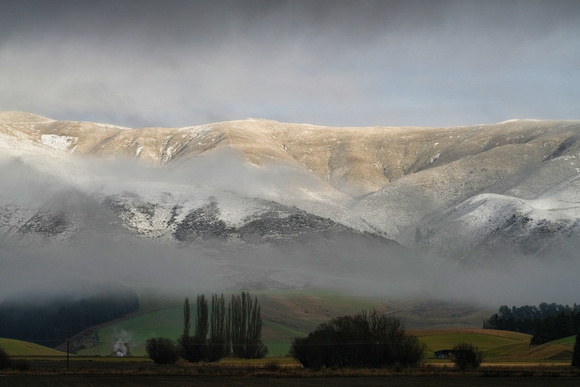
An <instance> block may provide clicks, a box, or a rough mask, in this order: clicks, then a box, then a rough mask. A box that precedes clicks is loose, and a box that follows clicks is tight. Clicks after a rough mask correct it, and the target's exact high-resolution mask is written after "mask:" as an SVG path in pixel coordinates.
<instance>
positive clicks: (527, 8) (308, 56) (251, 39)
mask: <svg viewBox="0 0 580 387" xmlns="http://www.w3.org/2000/svg"><path fill="white" fill-rule="evenodd" d="M2 110H23V111H28V112H32V113H36V114H41V115H44V116H48V117H50V118H55V119H70V120H83V121H97V122H108V123H114V124H119V125H125V126H130V127H140V126H169V127H178V126H187V125H198V124H204V123H208V122H215V121H223V120H233V119H244V118H249V117H253V118H268V119H274V120H278V121H283V122H300V123H313V124H319V125H331V126H373V125H380V126H390V125H395V126H401V125H420V126H451V125H471V124H479V123H493V122H499V121H503V120H506V119H511V118H539V119H580V1H575V0H572V1H558V0H546V1H533V0H524V1H509V0H501V1H493V0H487V1H482V0H476V1H435V0H425V1H408V0H405V1H403V0H401V1H388V0H385V1H364V0H353V1H314V0H312V1H300V0H293V1H275V0H270V1H244V0H239V1H216V0H208V1H170V0H162V1H161V0H160V1H147V0H136V1H130V0H125V1H121V0H119V1H106V0H100V1H81V0H75V1H55V0H41V1H27V0H13V1H8V0H0V111H2Z"/></svg>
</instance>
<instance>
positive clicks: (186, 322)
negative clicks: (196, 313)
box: [183, 297, 191, 337]
mask: <svg viewBox="0 0 580 387" xmlns="http://www.w3.org/2000/svg"><path fill="white" fill-rule="evenodd" d="M190 327H191V309H190V307H189V298H188V297H185V302H184V303H183V336H184V337H189V328H190Z"/></svg>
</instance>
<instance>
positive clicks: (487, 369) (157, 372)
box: [0, 357, 580, 387]
mask: <svg viewBox="0 0 580 387" xmlns="http://www.w3.org/2000/svg"><path fill="white" fill-rule="evenodd" d="M26 360H28V361H30V365H31V368H30V370H28V371H6V370H4V371H2V372H0V387H2V386H95V387H96V386H112V385H123V386H216V385H228V386H272V385H276V386H319V385H326V384H332V385H333V386H337V387H341V386H352V385H365V386H384V385H388V386H482V387H484V386H532V387H533V386H559V387H567V386H578V385H580V370H577V369H574V368H571V367H570V366H569V365H567V364H557V363H551V364H540V363H520V364H508V363H506V364H496V363H494V364H491V363H489V364H484V365H483V366H482V367H481V368H479V369H477V370H472V371H469V372H464V373H462V372H459V371H457V370H456V369H454V368H453V367H449V366H444V367H442V365H449V363H440V364H432V363H428V364H426V365H424V366H422V367H417V368H410V369H397V368H384V369H321V370H306V369H303V368H302V367H301V366H299V365H296V364H294V363H292V362H289V361H285V359H269V360H267V361H262V362H254V363H244V362H229V363H226V362H224V363H218V364H207V363H206V364H204V363H202V364H190V363H178V364H176V365H173V366H157V365H155V364H153V363H152V362H151V361H149V360H148V359H144V358H121V359H119V358H94V359H91V358H80V359H79V358H75V359H74V360H72V359H71V360H70V362H69V363H68V366H67V362H66V360H65V359H63V358H46V357H44V358H30V357H29V358H26Z"/></svg>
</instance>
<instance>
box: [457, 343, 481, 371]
mask: <svg viewBox="0 0 580 387" xmlns="http://www.w3.org/2000/svg"><path fill="white" fill-rule="evenodd" d="M451 360H452V361H453V362H454V363H455V365H456V366H457V368H459V369H460V370H462V371H465V370H466V369H472V368H477V367H479V365H480V364H481V362H482V361H483V351H480V350H479V348H477V347H476V346H475V345H473V344H471V343H459V344H457V345H456V346H455V347H453V350H452V355H451Z"/></svg>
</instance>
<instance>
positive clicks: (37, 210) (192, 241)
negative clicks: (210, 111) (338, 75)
mask: <svg viewBox="0 0 580 387" xmlns="http://www.w3.org/2000/svg"><path fill="white" fill-rule="evenodd" d="M579 139H580V122H575V121H535V120H512V121H506V122H503V123H498V124H491V125H479V126H470V127H452V128H418V127H371V128H331V127H320V126H313V125H304V124H287V123H279V122H275V121H268V120H254V119H248V120H243V121H231V122H221V123H214V124H208V125H201V126H191V127H185V128H137V129H131V128H122V127H118V126H113V125H104V124H97V123H89V122H70V121H55V120H51V119H48V118H44V117H40V116H37V115H33V114H28V113H22V112H4V113H0V176H1V180H2V182H1V183H0V184H1V186H0V235H1V236H0V238H1V240H3V241H5V243H8V242H7V241H9V242H10V243H24V244H28V243H37V244H38V243H41V244H46V243H48V244H50V245H51V246H52V245H55V244H56V245H59V246H70V245H73V246H74V245H75V244H79V243H80V242H78V241H79V240H86V239H90V238H91V236H92V235H93V236H94V235H100V236H102V237H103V238H105V240H114V241H128V240H131V241H139V240H146V241H153V242H151V243H155V244H157V245H160V246H169V247H171V248H176V249H181V250H180V251H204V252H205V253H204V254H203V257H204V259H205V260H207V261H212V262H218V265H222V266H220V270H222V273H226V272H227V273H228V274H224V276H225V277H227V278H229V279H232V278H234V277H235V278H237V279H236V280H235V281H234V282H237V283H238V284H239V283H245V284H246V285H247V284H248V283H249V282H248V281H250V282H252V281H253V282H252V283H258V282H259V283H261V284H262V285H263V286H271V285H272V286H275V285H273V284H275V283H277V284H281V283H284V286H286V285H289V283H290V282H292V281H286V280H285V279H282V278H289V277H292V278H297V277H300V278H302V277H303V276H302V274H300V275H298V274H296V273H298V270H305V271H308V268H306V267H304V265H309V264H313V262H316V261H317V260H318V261H319V266H320V268H322V267H328V266H332V267H333V269H332V270H330V272H332V273H333V274H332V275H336V278H343V277H345V276H348V275H350V274H352V270H353V268H356V267H357V265H356V264H355V265H354V266H353V262H359V263H360V262H361V260H363V259H366V260H368V261H372V262H374V261H373V260H376V259H377V258H376V257H379V256H380V257H382V258H380V259H381V262H382V263H381V265H384V264H386V263H385V262H386V261H389V262H390V261H399V262H401V261H405V262H408V260H409V259H412V258H409V257H414V256H417V255H418V254H420V255H421V256H422V257H439V258H444V259H446V260H449V261H451V262H457V263H462V264H478V265H487V264H491V263H492V262H498V261H501V260H504V259H505V258H506V257H510V256H517V257H524V258H525V257H529V258H533V259H550V260H552V259H556V258H561V259H577V258H578V251H579V250H578V249H579V248H580V221H579V219H580V141H579ZM13 241H17V242H13ZM119 243H121V242H119ZM147 243H149V242H147ZM169 247H168V248H169ZM236 249H240V250H238V251H245V252H247V251H248V250H252V252H251V253H250V254H248V255H244V258H240V257H239V256H238V258H235V256H236V254H235V253H234V251H236ZM306 250H307V252H306ZM217 251H220V252H223V251H229V253H225V254H224V255H223V256H222V257H221V258H216V256H219V255H220V254H221V253H216V252H217ZM257 251H260V252H259V253H258V252H257ZM280 251H283V252H284V253H279V252H280ZM297 251H300V252H301V253H300V254H298V253H296V252H297ZM361 251H362V252H364V253H362V254H361ZM0 252H1V250H0ZM322 252H324V253H322ZM279 254H282V255H283V257H284V258H283V259H282V258H280V259H278V266H276V269H275V270H274V269H272V270H274V271H273V272H276V273H280V271H279V270H282V269H280V267H281V266H280V265H282V266H284V268H285V269H284V270H283V272H284V273H285V274H284V275H282V274H272V273H270V272H269V271H268V270H269V269H264V272H263V273H261V274H260V275H258V276H257V277H256V278H254V279H251V280H250V279H249V278H250V277H252V276H251V275H249V274H248V272H249V271H250V270H249V268H251V267H256V265H257V266H260V265H261V263H260V262H263V261H260V259H265V260H268V259H270V258H265V257H266V256H268V257H271V256H276V255H279ZM242 255H243V254H242ZM329 255H330V256H329ZM208 257H209V258H208ZM305 257H308V258H307V259H306V258H305ZM244 260H245V261H244ZM304 260H306V262H304ZM329 260H330V261H329ZM240 262H246V263H244V264H243V265H242V266H244V265H245V266H244V267H246V269H245V270H242V269H240V267H241V266H239V265H241V263H240ZM289 262H293V263H289ZM325 262H326V263H325ZM328 262H333V263H332V264H328ZM301 265H302V266H301ZM358 266H359V268H360V265H358ZM289 268H292V270H294V271H295V274H296V275H295V276H292V275H290V274H288V273H289V271H288V270H290V269H289ZM341 268H342V269H341ZM375 268H376V267H375ZM383 269H385V268H383ZM383 269H381V270H383ZM385 270H386V269H385ZM355 271H356V270H355ZM236 273H237V274H236ZM240 273H245V274H244V275H241V276H240V275H239V274H240ZM327 274H328V273H327ZM363 274H364V275H370V276H371V277H372V276H373V275H376V270H373V268H372V266H371V267H369V268H368V269H366V270H362V272H361V275H363ZM242 277H243V278H244V279H243V280H242V279H240V278H242ZM258 277H259V278H258ZM377 278H378V281H379V282H380V276H377ZM293 281H294V280H293ZM298 282H300V281H298ZM306 282H308V281H302V282H301V284H304V283H306ZM292 283H293V284H296V283H297V282H296V281H295V282H292ZM264 284H266V285H264ZM281 286H282V285H281Z"/></svg>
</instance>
